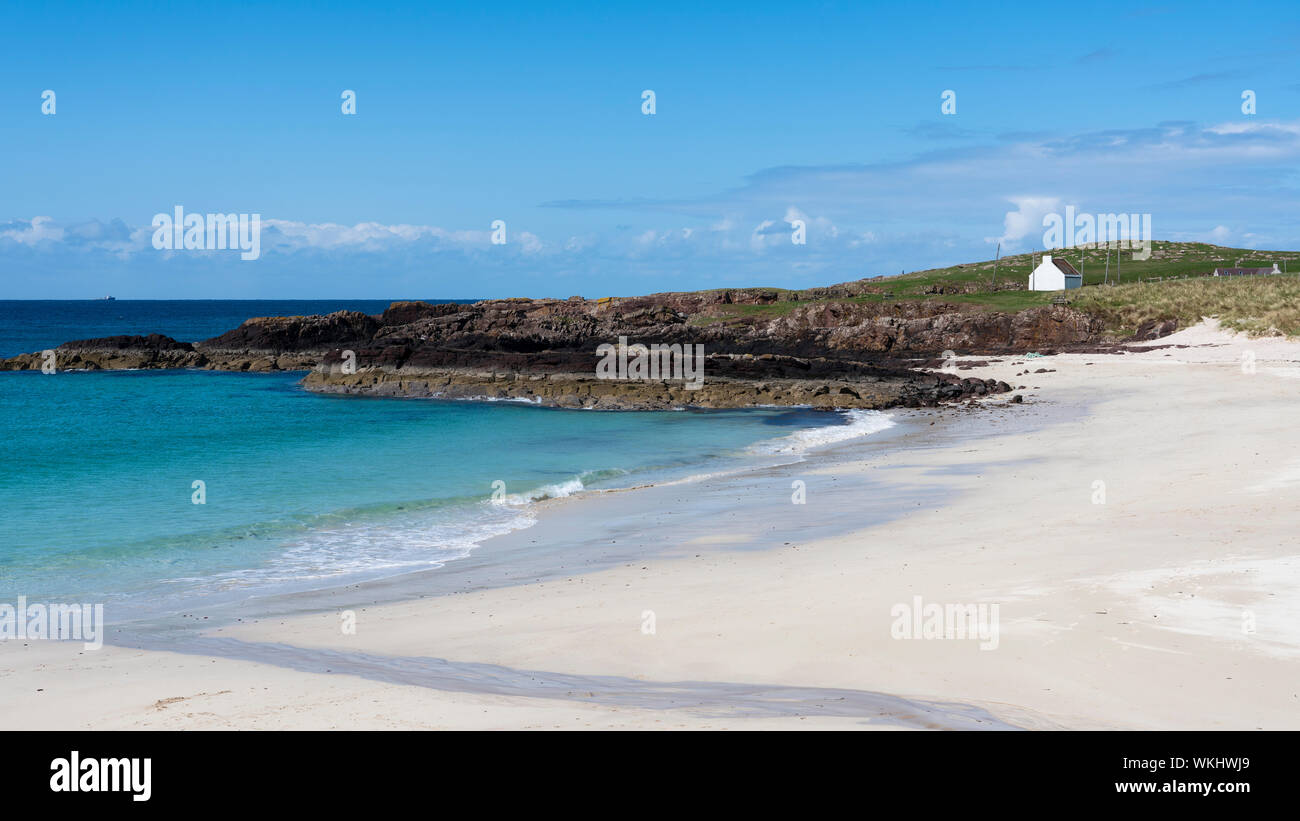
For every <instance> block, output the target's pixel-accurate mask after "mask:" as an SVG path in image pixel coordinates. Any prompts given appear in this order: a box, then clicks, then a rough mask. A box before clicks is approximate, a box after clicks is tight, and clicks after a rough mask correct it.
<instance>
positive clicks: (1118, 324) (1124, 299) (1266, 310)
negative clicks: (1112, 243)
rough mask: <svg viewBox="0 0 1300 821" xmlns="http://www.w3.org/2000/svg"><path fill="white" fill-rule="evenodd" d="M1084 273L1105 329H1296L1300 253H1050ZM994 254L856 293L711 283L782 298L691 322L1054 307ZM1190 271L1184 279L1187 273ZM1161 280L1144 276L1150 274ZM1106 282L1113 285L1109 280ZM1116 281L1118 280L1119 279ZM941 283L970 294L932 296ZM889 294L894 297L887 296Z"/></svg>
mask: <svg viewBox="0 0 1300 821" xmlns="http://www.w3.org/2000/svg"><path fill="white" fill-rule="evenodd" d="M1044 253H1047V252H1043V251H1037V252H1034V253H1032V254H1015V255H1012V256H1008V257H1003V258H1002V259H1001V260H998V261H997V262H996V272H997V274H996V275H997V280H996V281H997V283H998V285H999V286H1001V287H1002V288H1006V286H1007V285H1008V284H1010V283H1018V284H1020V285H1022V286H1023V285H1024V284H1025V283H1026V282H1027V281H1028V279H1029V274H1030V272H1031V271H1032V270H1033V269H1034V268H1035V267H1037V265H1038V264H1039V263H1040V262H1041V261H1042V257H1043V254H1044ZM1050 253H1052V255H1053V256H1056V257H1060V258H1064V259H1066V260H1068V261H1069V262H1070V264H1072V265H1073V266H1074V267H1075V268H1076V269H1079V270H1081V271H1082V272H1083V283H1084V287H1083V288H1082V289H1079V290H1076V291H1070V292H1068V293H1067V294H1066V296H1067V297H1068V298H1069V299H1070V305H1071V307H1073V308H1076V309H1078V310H1081V311H1085V312H1087V313H1090V314H1092V315H1094V316H1098V317H1100V318H1101V319H1102V320H1103V321H1104V322H1105V323H1106V327H1107V329H1108V331H1109V332H1111V333H1112V334H1114V335H1116V336H1129V335H1132V334H1133V332H1134V331H1135V330H1136V329H1137V326H1138V325H1140V324H1142V323H1143V322H1146V321H1148V320H1166V319H1177V320H1178V322H1179V325H1180V326H1181V327H1186V326H1187V325H1191V324H1195V323H1196V322H1198V321H1200V319H1201V317H1203V316H1216V317H1218V318H1219V319H1220V321H1221V322H1222V323H1223V324H1224V325H1225V327H1228V328H1231V329H1234V330H1241V331H1246V332H1248V333H1252V334H1266V333H1283V334H1286V335H1289V336H1290V335H1300V252H1296V251H1255V250H1248V249H1240V248H1225V247H1222V246H1217V245H1209V244H1206V243H1195V242H1154V243H1152V248H1151V259H1148V260H1135V259H1133V254H1134V253H1135V251H1133V250H1122V251H1117V250H1114V249H1112V250H1111V251H1110V252H1109V272H1108V271H1107V256H1108V252H1107V250H1106V249H1105V248H1104V247H1101V248H1070V249H1065V250H1060V249H1058V250H1055V251H1052V252H1050ZM1274 263H1277V264H1278V265H1279V266H1281V267H1285V268H1286V269H1287V271H1288V272H1289V273H1290V274H1292V275H1291V276H1285V277H1251V278H1244V279H1237V278H1232V279H1226V278H1225V279H1215V278H1208V279H1207V278H1205V277H1204V276H1203V275H1205V274H1208V273H1210V272H1212V271H1213V270H1214V269H1215V268H1234V267H1245V268H1268V267H1272V265H1273V264H1274ZM994 266H995V262H994V260H986V261H984V262H975V263H968V264H965V265H954V266H951V267H948V268H935V269H931V270H926V271H914V272H911V273H905V274H901V275H898V276H892V277H884V278H881V279H873V280H858V281H856V282H853V283H849V285H850V286H852V287H854V288H857V289H859V290H860V291H866V290H871V291H873V292H877V291H878V293H862V294H861V295H859V296H851V297H831V296H821V295H818V294H816V293H815V292H816V291H817V289H807V290H803V291H790V290H787V289H784V288H744V289H735V288H731V289H715V290H718V291H722V290H731V291H737V290H744V291H751V292H752V291H760V290H761V291H770V292H773V293H774V294H776V295H777V297H778V300H779V301H777V302H773V303H769V304H762V305H719V306H715V307H714V308H712V309H711V310H710V312H709V313H708V314H703V315H697V316H695V317H692V319H691V324H693V325H707V324H712V323H718V322H721V323H743V322H752V321H761V320H765V319H771V318H774V317H778V316H782V315H784V314H787V313H789V312H790V311H793V310H794V309H795V308H798V307H801V306H804V305H811V304H815V303H819V302H884V303H890V302H899V301H915V300H940V301H943V302H949V303H955V304H961V305H967V306H970V307H972V308H975V309H984V310H995V311H1007V312H1014V311H1021V310H1024V309H1026V308H1033V307H1036V306H1043V305H1050V304H1052V300H1053V298H1055V297H1057V296H1059V295H1060V292H1046V291H1027V290H996V289H995V288H994V287H993V284H994ZM1183 277H1187V278H1185V279H1184V278H1183ZM1153 279H1154V280H1158V281H1148V280H1153ZM1107 280H1109V283H1110V284H1106V285H1103V283H1104V282H1106V281H1107ZM1117 282H1118V283H1119V284H1115V283H1117ZM938 288H944V289H946V290H950V291H969V293H944V294H929V293H926V291H927V290H936V289H938ZM885 293H890V294H891V295H892V296H891V297H889V298H887V297H886V296H885Z"/></svg>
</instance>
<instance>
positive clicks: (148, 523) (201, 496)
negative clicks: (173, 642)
mask: <svg viewBox="0 0 1300 821" xmlns="http://www.w3.org/2000/svg"><path fill="white" fill-rule="evenodd" d="M426 301H429V302H448V301H449V300H437V299H431V300H426ZM390 302H391V300H282V301H276V300H255V301H244V300H214V301H195V300H184V301H180V300H178V301H148V300H139V301H134V300H114V301H109V300H94V301H90V300H86V301H0V356H4V357H8V356H12V355H15V354H19V353H29V352H33V351H40V350H44V349H47V348H52V347H55V346H57V345H58V344H60V343H63V342H67V341H70V340H74V339H85V338H92V337H102V336H112V335H117V334H145V333H154V332H157V333H162V334H166V335H168V336H172V337H174V338H176V339H180V340H183V341H199V340H203V339H207V338H211V337H213V336H216V335H218V334H220V333H223V332H225V331H227V330H230V329H232V328H235V327H237V326H238V325H239V324H240V323H241V322H243V321H244V320H245V319H247V318H249V317H254V316H293V315H307V314H323V313H329V312H332V311H338V310H356V311H364V312H366V313H371V314H378V313H380V312H382V311H383V310H384V309H385V308H386V307H387V306H388V305H389V304H390ZM302 376H303V374H302V373H287V372H286V373H257V374H249V373H222V372H214V371H199V370H192V371H191V370H174V371H111V372H60V373H55V374H43V373H41V372H40V371H21V372H0V431H3V433H2V434H0V602H10V603H12V602H13V601H14V600H15V599H16V597H17V596H20V595H21V596H25V597H26V598H27V600H28V601H45V602H95V603H104V604H105V606H106V613H108V614H110V621H113V620H118V619H130V618H137V617H141V618H142V617H147V616H153V615H158V614H166V613H179V612H182V611H184V610H186V609H187V608H196V607H200V606H205V605H213V604H217V605H219V604H221V603H224V602H233V601H238V600H243V599H246V598H248V597H250V596H258V595H266V594H274V593H284V592H296V591H304V590H315V589H323V588H328V587H333V586H342V585H348V584H353V583H357V582H361V581H367V580H373V579H378V578H383V577H388V576H394V575H397V574H402V573H409V572H413V571H426V570H430V569H436V568H441V567H444V566H446V565H447V564H448V563H450V562H455V561H456V560H457V559H460V558H463V557H465V556H467V555H469V553H470V552H471V551H475V550H477V549H479V548H480V547H481V546H482V545H483V544H484V543H485V542H486V541H487V540H489V539H491V537H493V536H495V535H498V534H504V533H508V532H510V531H513V530H518V529H521V528H526V527H529V526H530V525H531V524H533V523H534V522H535V521H536V515H537V508H538V504H539V502H541V501H542V500H545V499H550V498H559V497H566V496H573V495H580V494H591V493H600V492H605V491H609V490H614V489H620V488H627V487H632V486H638V485H644V484H654V483H663V482H670V481H671V482H678V481H689V480H690V479H691V477H698V476H703V475H715V474H718V473H719V472H725V471H742V470H746V469H750V468H755V467H762V466H765V465H772V464H778V463H782V462H790V461H796V460H800V459H803V458H805V457H804V454H806V453H807V452H808V451H809V450H810V449H814V448H817V447H820V446H825V445H829V444H833V443H837V442H843V441H846V440H849V439H853V438H857V437H861V436H869V435H871V434H872V433H875V432H877V431H880V430H883V429H885V428H887V427H889V426H890V425H891V424H892V423H891V422H890V419H889V417H888V415H887V414H884V413H879V412H875V411H851V412H848V413H827V412H819V411H813V410H811V409H804V408H754V409H744V410H698V411H696V410H683V411H657V412H632V411H621V412H619V411H589V410H560V409H550V408H543V407H538V406H535V405H530V404H527V403H516V402H487V401H482V402H479V401H441V400H434V399H396V398H363V397H343V396H327V395H319V394H313V393H310V392H308V391H305V390H303V389H302V388H301V387H299V384H298V383H299V380H300V379H301V378H302ZM707 377H708V375H707V373H706V374H705V378H706V379H707ZM114 617H116V618H114Z"/></svg>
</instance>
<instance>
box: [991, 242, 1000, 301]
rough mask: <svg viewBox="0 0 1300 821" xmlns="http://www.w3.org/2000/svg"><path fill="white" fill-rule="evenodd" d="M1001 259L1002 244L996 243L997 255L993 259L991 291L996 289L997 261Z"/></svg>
mask: <svg viewBox="0 0 1300 821" xmlns="http://www.w3.org/2000/svg"><path fill="white" fill-rule="evenodd" d="M1001 259H1002V243H1000V242H999V243H998V255H997V256H996V257H994V258H993V290H994V291H996V290H997V289H998V261H999V260H1001Z"/></svg>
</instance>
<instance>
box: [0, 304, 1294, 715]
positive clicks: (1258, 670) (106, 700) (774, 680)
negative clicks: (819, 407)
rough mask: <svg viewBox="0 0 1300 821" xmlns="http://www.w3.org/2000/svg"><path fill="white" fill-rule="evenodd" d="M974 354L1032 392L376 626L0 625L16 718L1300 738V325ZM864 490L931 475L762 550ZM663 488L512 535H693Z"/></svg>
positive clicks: (917, 415) (408, 605) (360, 615)
mask: <svg viewBox="0 0 1300 821" xmlns="http://www.w3.org/2000/svg"><path fill="white" fill-rule="evenodd" d="M968 361H975V362H983V363H984V364H978V365H976V366H975V367H973V368H971V369H970V370H968V371H962V372H961V373H962V375H970V376H979V377H990V378H996V379H1004V380H1006V381H1008V382H1010V383H1011V384H1012V385H1014V386H1018V385H1023V386H1025V388H1024V389H1023V390H1017V391H1015V392H1014V393H1016V394H1019V395H1022V396H1023V397H1024V403H1023V404H1018V405H1011V404H1009V402H1010V398H1011V394H1006V395H1000V396H996V397H991V398H988V399H985V400H983V402H982V403H981V404H980V406H979V407H977V408H969V409H968V408H965V407H962V408H952V409H939V410H926V411H898V412H897V413H896V416H897V421H898V423H899V427H900V428H902V429H904V430H906V431H908V433H906V434H905V435H902V436H900V437H897V438H896V439H894V440H891V441H888V442H884V443H880V442H877V441H875V440H874V439H873V438H872V437H866V438H863V439H860V440H856V441H854V442H852V443H849V444H847V445H840V446H839V447H838V448H837V449H836V450H837V453H838V454H840V455H841V456H844V455H846V454H847V455H848V456H850V457H851V459H850V460H847V461H846V460H845V459H843V458H841V459H839V460H838V461H830V460H825V459H822V458H820V457H818V456H816V455H814V456H812V457H811V458H809V459H808V460H807V461H805V462H802V463H798V464H794V465H788V466H785V467H783V468H780V469H779V473H778V475H777V476H776V477H775V479H774V480H772V481H764V482H761V483H759V482H755V483H753V484H752V485H751V486H750V487H749V488H748V490H746V491H745V492H744V493H743V494H738V495H737V498H736V500H735V510H736V511H739V512H740V514H739V515H736V516H729V517H726V518H725V519H724V518H721V517H720V518H719V520H718V521H716V523H715V524H714V526H713V527H711V528H709V529H707V530H702V531H698V532H696V531H692V533H694V534H695V535H693V536H691V538H689V539H685V540H683V541H682V542H681V543H679V544H677V545H676V546H675V549H673V550H670V551H667V552H664V551H656V552H654V553H653V554H651V555H649V556H648V557H647V558H646V559H644V560H640V561H633V562H629V563H622V564H620V565H619V566H616V567H608V568H604V569H597V570H593V571H591V572H586V571H584V570H583V569H582V568H574V569H573V572H572V575H569V576H559V577H553V578H547V579H545V580H543V581H528V580H520V583H516V584H512V585H508V586H503V585H498V584H492V585H486V584H484V585H477V586H476V585H475V584H468V585H466V586H465V588H464V589H463V590H462V591H460V592H457V593H455V594H451V595H430V596H428V597H426V598H415V599H412V600H409V601H404V602H397V603H391V604H382V605H375V606H366V607H361V608H357V609H356V610H355V616H356V630H355V633H354V634H346V633H344V632H343V631H342V630H341V629H340V614H339V612H338V610H337V609H332V610H329V611H327V612H319V613H314V614H312V613H307V614H300V615H295V616H292V617H290V616H286V617H283V618H271V619H259V620H257V621H256V622H250V621H245V622H243V623H237V624H233V625H223V626H221V627H220V628H212V629H210V630H209V631H208V633H207V637H208V638H210V639H211V640H212V644H211V645H210V647H211V651H209V650H207V649H204V648H205V646H204V645H199V644H196V645H195V646H194V651H193V652H191V653H178V652H169V651H162V650H141V649H135V648H130V647H120V646H106V647H104V648H103V649H101V650H98V651H88V650H84V649H83V648H82V646H81V645H80V644H73V643H54V642H39V641H33V642H27V643H21V642H4V643H0V686H3V688H4V692H5V695H6V698H5V715H4V718H3V720H2V721H0V724H3V725H4V726H5V727H6V728H12V729H20V728H40V729H55V728H60V729H62V728H185V729H225V728H246V729H253V728H259V729H261V728H472V729H477V728H496V729H512V728H556V729H580V728H724V727H725V728H732V729H750V728H753V729H760V728H764V729H765V728H792V729H793V728H799V729H803V728H810V727H816V728H846V729H851V728H862V729H899V728H909V727H972V726H987V727H1000V726H1015V727H1023V728H1030V729H1054V728H1082V729H1092V728H1134V729H1201V728H1204V729H1253V728H1263V729H1283V728H1287V729H1295V728H1298V727H1300V675H1297V673H1298V672H1300V546H1297V539H1296V536H1295V534H1296V533H1297V531H1300V426H1298V425H1297V424H1296V421H1295V417H1293V415H1292V414H1293V412H1294V410H1295V409H1296V407H1297V396H1300V379H1298V378H1297V377H1300V343H1296V342H1288V341H1285V340H1281V339H1254V340H1252V339H1246V338H1243V337H1236V336H1231V335H1229V334H1227V333H1225V332H1222V331H1220V330H1218V329H1217V328H1216V327H1215V326H1214V325H1213V323H1212V322H1210V323H1205V324H1202V325H1200V326H1197V327H1195V328H1190V329H1187V330H1185V331H1182V332H1180V333H1177V334H1175V335H1173V336H1170V337H1166V338H1164V339H1161V340H1158V341H1156V342H1152V343H1147V344H1146V350H1145V351H1144V352H1141V353H1124V354H1066V355H1056V356H1047V357H1041V358H1022V357H1014V358H1012V357H1008V358H1003V359H1002V360H1001V361H997V362H988V361H987V358H978V359H972V360H968ZM1243 365H1245V367H1243ZM1038 369H1047V372H1045V373H1032V371H1036V370H1038ZM1026 370H1028V371H1031V373H1027V374H1026V373H1024V372H1025V371H1026ZM1017 374H1020V375H1017ZM936 420H937V421H936ZM932 421H934V422H936V424H935V425H934V426H933V430H934V434H933V436H931V435H930V434H929V430H930V429H931V425H930V422H932ZM859 479H861V480H863V481H867V480H870V481H873V482H876V483H884V484H888V485H889V486H891V487H901V488H908V489H916V490H917V491H918V492H917V493H916V494H915V495H914V497H913V496H908V495H903V496H902V497H901V498H904V499H911V501H903V502H895V503H896V504H902V505H905V509H903V510H901V511H896V515H894V516H893V517H891V518H889V519H888V520H885V521H877V520H876V519H875V518H872V517H870V516H866V515H865V514H864V517H863V521H862V525H861V526H860V527H856V528H854V529H853V531H852V532H851V533H847V534H843V535H836V536H832V537H828V538H821V537H819V536H817V535H815V534H814V535H812V536H810V537H809V538H808V539H807V540H806V541H805V540H801V539H797V538H795V539H789V537H787V538H786V539H783V540H782V542H784V541H786V540H787V539H788V540H789V541H790V542H791V543H790V544H788V545H787V544H784V543H782V544H779V545H777V546H775V547H770V548H763V549H757V548H754V545H755V544H756V543H757V542H758V541H759V540H760V537H762V536H763V535H764V534H765V533H768V532H770V531H772V530H773V528H774V527H777V526H778V525H780V526H786V525H788V524H789V523H790V522H791V521H794V522H796V523H797V522H799V521H803V520H806V521H807V522H809V523H810V524H811V523H815V522H818V521H822V520H825V519H827V518H828V517H831V516H832V515H834V516H836V517H840V518H843V517H844V516H851V515H853V513H854V511H853V504H854V500H853V499H852V498H847V499H846V498H845V496H844V494H842V493H838V492H835V491H834V486H835V483H836V482H840V481H843V482H850V481H856V480H859ZM795 480H800V481H803V482H804V483H805V486H806V494H807V498H806V504H803V505H795V504H792V502H791V493H792V491H791V483H792V482H794V481H795ZM706 481H707V480H706ZM1099 483H1104V485H1103V484H1099ZM658 490H659V493H660V496H658V497H652V496H649V495H646V494H652V493H654V492H655V489H651V490H648V491H643V490H633V491H628V492H626V493H619V494H594V495H589V496H582V497H579V498H576V499H572V500H562V501H560V502H558V503H556V504H551V505H547V506H546V507H545V508H544V509H543V510H542V511H541V512H540V521H539V523H538V524H537V525H535V526H534V527H532V528H529V529H527V530H524V531H519V532H517V533H514V534H510V535H508V536H505V537H500V538H501V539H513V540H524V541H525V542H527V541H529V540H533V541H545V540H550V541H551V542H553V543H557V544H561V545H562V543H563V540H564V539H566V538H570V537H572V536H573V534H578V533H582V532H583V530H584V528H587V527H588V523H590V522H592V521H608V520H609V519H610V518H611V517H623V518H627V517H640V518H639V519H637V520H636V521H632V520H630V519H629V520H628V521H629V524H628V531H629V532H630V533H632V534H634V535H633V536H632V537H631V538H638V537H637V536H636V535H635V534H637V533H643V534H645V535H644V538H647V539H650V538H653V537H654V534H655V532H656V531H658V530H660V529H664V532H676V531H673V530H672V527H673V521H674V510H675V508H674V507H672V506H670V507H668V508H666V509H665V508H663V507H656V506H654V505H650V504H647V505H646V506H644V507H642V508H641V509H640V512H639V513H636V512H629V511H635V509H636V508H637V505H638V503H637V501H636V500H638V499H652V498H658V499H663V498H668V497H667V496H666V495H665V493H666V491H664V489H658ZM1103 490H1104V499H1103V497H1102V492H1103ZM921 491H923V492H921ZM701 492H703V491H702V490H701V489H700V488H698V487H692V486H691V485H689V484H688V485H683V486H680V487H675V488H673V489H672V490H671V494H672V498H674V499H680V500H683V501H682V503H683V504H687V503H689V498H690V496H691V494H695V493H701ZM819 499H821V500H825V502H824V505H823V506H822V507H821V508H820V509H819V504H823V503H822V502H819ZM832 503H833V505H834V507H835V509H834V511H830V510H828V509H827V506H829V505H831V504H832ZM862 503H863V504H864V506H865V505H866V503H867V500H865V499H864V500H863V502H862ZM898 514H901V515H898ZM798 517H802V519H801V518H798ZM495 544H497V543H496V542H495V541H490V542H488V543H486V544H484V545H483V546H481V547H480V548H478V550H479V551H490V550H494V549H496V548H495V547H494V545H495ZM918 596H919V597H921V599H922V601H923V602H927V603H939V604H961V605H965V604H981V603H982V604H986V605H991V604H996V605H998V614H999V617H998V625H997V626H998V637H997V642H996V644H997V646H996V648H990V649H981V646H980V644H981V643H980V641H978V640H975V639H970V638H953V639H934V640H925V639H910V640H909V639H899V638H894V637H893V636H892V635H891V624H892V623H893V622H894V618H893V617H892V616H891V609H893V608H895V606H897V605H910V604H912V603H913V602H914V601H915V597H918ZM651 613H652V614H653V623H654V630H653V632H649V631H648V630H647V629H646V625H647V624H648V620H649V619H650V618H651V616H650V614H651ZM227 656H231V657H227ZM327 671H328V672H327ZM455 682H460V683H455ZM685 683H689V684H685Z"/></svg>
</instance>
